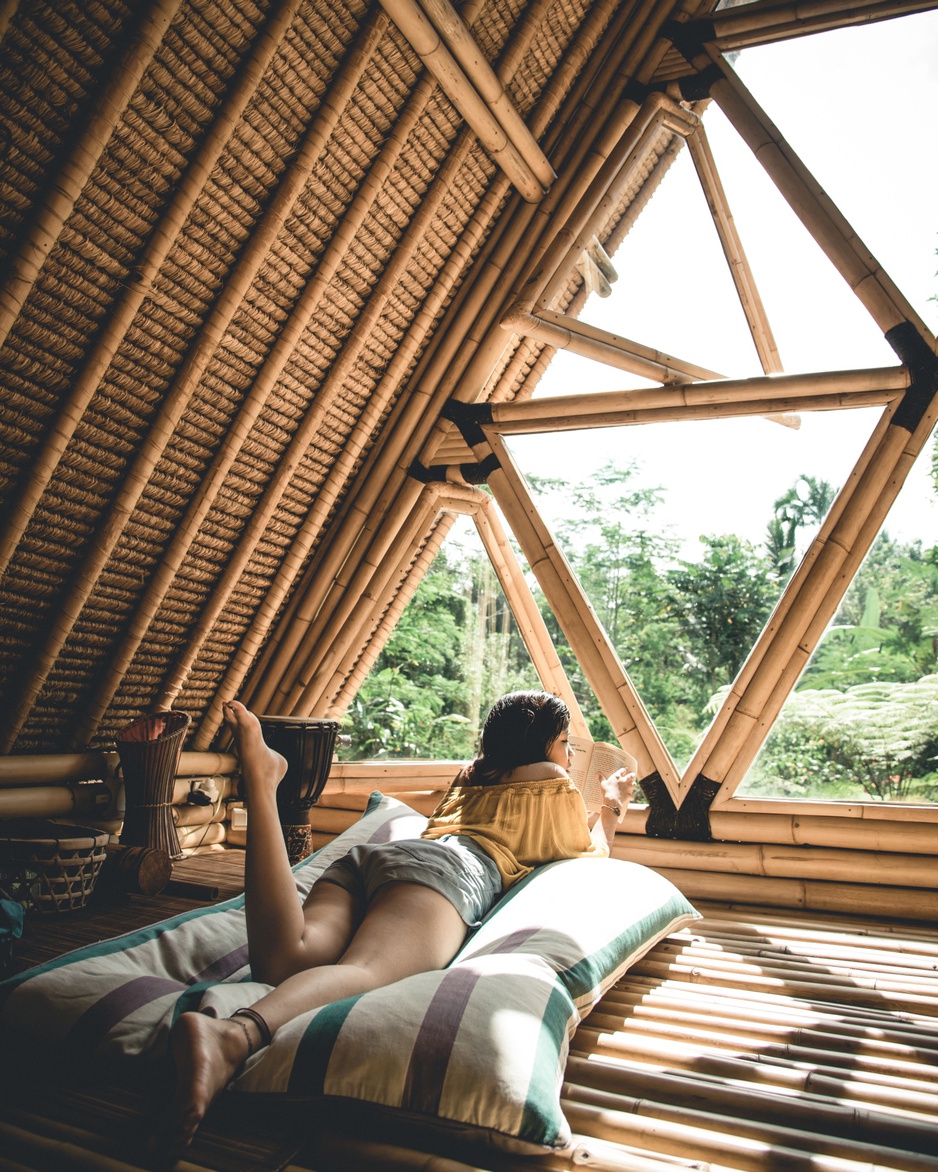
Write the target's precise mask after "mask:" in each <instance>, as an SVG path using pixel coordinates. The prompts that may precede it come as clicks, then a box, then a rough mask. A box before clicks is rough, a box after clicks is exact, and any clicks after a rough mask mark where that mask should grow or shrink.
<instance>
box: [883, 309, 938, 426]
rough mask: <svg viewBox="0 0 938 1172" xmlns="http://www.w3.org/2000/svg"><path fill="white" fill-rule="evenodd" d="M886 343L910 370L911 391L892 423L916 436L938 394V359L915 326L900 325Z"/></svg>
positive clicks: (903, 323) (894, 329) (888, 333)
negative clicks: (915, 433)
mask: <svg viewBox="0 0 938 1172" xmlns="http://www.w3.org/2000/svg"><path fill="white" fill-rule="evenodd" d="M885 337H886V341H887V342H888V343H889V345H890V346H891V347H892V348H893V350H894V351H895V352H896V356H897V357H898V359H899V361H900V362H901V363H902V364H903V365H904V366H906V367H908V370H909V380H910V381H909V387H908V390H907V391H906V392H905V394H904V395H903V396H902V402H901V403H900V404H899V406H898V407H897V408H896V413H895V415H893V417H892V422H893V423H894V424H895V425H896V427H904V428H905V429H906V430H907V431H909V432H913V431H915V429H916V428H917V427H918V425H919V424H920V423H921V422H922V419H923V418H924V416H925V412H926V411H927V410H928V408H929V407H930V406H931V404H932V400H933V399H934V397H935V395H936V394H938V355H935V354H934V353H933V351H932V349H931V347H930V346H929V345H928V343H927V342H926V341H925V339H924V338H923V337H922V335H921V334H920V333H919V332H918V330H917V329H916V328H915V326H913V325H912V323H911V322H908V321H904V322H900V323H899V325H897V326H893V327H892V329H891V330H887V331H886V334H885Z"/></svg>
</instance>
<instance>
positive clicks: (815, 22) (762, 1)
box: [689, 0, 936, 53]
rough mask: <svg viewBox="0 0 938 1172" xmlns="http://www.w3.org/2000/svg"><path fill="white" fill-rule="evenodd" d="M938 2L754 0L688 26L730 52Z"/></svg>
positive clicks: (871, 20)
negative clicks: (783, 1) (793, 0)
mask: <svg viewBox="0 0 938 1172" xmlns="http://www.w3.org/2000/svg"><path fill="white" fill-rule="evenodd" d="M935 7H936V3H935V0H853V2H850V0H844V2H841V3H831V2H830V0H806V2H805V0H799V2H798V3H797V4H794V3H779V2H778V0H755V2H754V3H749V4H741V5H739V6H737V7H734V8H732V9H723V10H722V11H719V12H715V13H713V15H712V16H710V17H708V18H707V20H706V22H701V23H700V24H699V25H698V24H697V23H696V22H691V24H690V26H689V31H691V32H692V33H693V35H695V36H696V37H698V39H701V40H707V41H713V43H714V44H715V45H716V47H717V48H718V49H719V50H720V52H722V53H730V52H734V51H737V50H739V49H746V48H751V47H754V46H756V45H767V44H773V43H774V42H776V41H783V40H788V39H789V38H791V37H800V36H807V35H810V34H812V33H820V32H828V31H830V30H832V29H839V28H850V27H853V26H856V25H865V24H871V23H874V22H876V21H881V20H892V19H894V18H895V17H898V16H908V15H911V14H912V13H916V12H931V11H933V10H934V8H935Z"/></svg>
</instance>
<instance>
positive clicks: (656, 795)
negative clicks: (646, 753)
mask: <svg viewBox="0 0 938 1172" xmlns="http://www.w3.org/2000/svg"><path fill="white" fill-rule="evenodd" d="M638 784H639V785H640V786H641V787H642V792H643V793H644V795H645V799H646V801H647V802H648V817H647V819H646V821H645V833H646V834H647V835H648V837H649V838H674V839H684V840H685V841H688V842H712V841H713V834H712V832H711V830H710V806H711V805H712V804H713V799H714V798H715V797H716V796H717V792H718V791H719V789H720V783H719V782H717V781H710V780H709V779H708V778H706V777H704V776H703V774H698V776H697V778H696V779H695V781H694V784H693V785H692V786H691V787H690V789H689V790H688V791H687V794H686V795H685V797H684V801H683V802H681V805H680V808H677V807H676V806H675V805H674V802H673V800H672V798H671V795H670V794H669V793H668V787H667V786H666V785H665V784H664V782H663V781H662V779H661V775H660V774H659V773H650V774H649V775H648V776H647V777H643V778H642V779H641V781H640V782H639V783H638Z"/></svg>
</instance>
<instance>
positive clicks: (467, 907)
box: [318, 834, 502, 928]
mask: <svg viewBox="0 0 938 1172" xmlns="http://www.w3.org/2000/svg"><path fill="white" fill-rule="evenodd" d="M318 882H320V883H335V884H337V885H338V886H339V887H344V888H345V889H346V891H351V892H352V894H353V895H356V896H358V897H359V898H361V899H364V900H366V901H370V900H371V898H372V896H373V895H374V893H375V892H376V891H377V890H378V888H379V887H381V886H382V885H383V884H385V883H392V882H402V883H422V884H423V886H424V887H431V888H433V890H434V891H438V892H439V893H440V894H441V895H445V896H446V898H447V899H448V900H449V901H450V903H451V904H452V905H453V907H455V909H456V910H457V911H458V912H459V914H460V916H461V917H462V919H463V920H464V921H465V923H466V924H468V925H469V927H470V928H477V927H478V926H479V924H480V923H481V921H482V918H483V917H484V916H485V914H486V913H487V912H488V911H489V910H490V909H491V907H492V906H493V904H494V903H495V901H496V900H497V899H498V898H499V896H500V895H501V893H502V877H501V874H500V872H499V870H498V867H496V866H495V863H494V861H493V860H492V858H491V856H490V855H488V854H486V852H485V851H484V850H483V849H482V847H480V846H478V845H477V844H476V843H475V842H474V841H473V840H472V839H471V838H465V837H462V836H460V835H456V834H447V835H445V836H444V837H443V838H438V839H427V838H408V839H402V840H401V841H399V842H368V843H363V844H361V845H359V846H353V847H352V848H351V850H349V851H348V853H347V854H344V855H343V856H342V857H341V858H339V859H336V860H335V862H334V863H330V864H329V866H328V867H327V868H326V869H325V871H323V873H322V874H321V875H320V876H319V880H318Z"/></svg>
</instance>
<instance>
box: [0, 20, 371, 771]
mask: <svg viewBox="0 0 938 1172" xmlns="http://www.w3.org/2000/svg"><path fill="white" fill-rule="evenodd" d="M386 27H387V18H386V17H384V16H383V15H380V14H379V15H377V16H375V17H374V18H373V20H371V21H370V22H369V23H367V24H366V25H365V26H363V30H362V32H361V34H360V37H359V40H358V41H357V42H356V45H355V48H354V49H353V51H352V52H351V53H350V54H349V57H348V59H347V60H346V62H345V64H344V65H343V68H342V70H341V71H340V74H339V77H338V79H337V81H336V84H335V86H334V87H333V90H332V94H331V97H330V100H329V101H326V102H324V103H323V106H321V107H320V111H321V114H320V117H319V118H318V119H317V120H316V121H315V122H314V124H313V125H312V126H311V128H310V131H309V132H308V134H307V136H306V139H305V141H304V143H303V146H302V148H301V149H300V150H299V151H298V153H297V155H296V157H295V159H294V161H293V164H292V166H291V167H289V168H288V169H287V170H286V171H285V172H284V175H283V176H282V177H281V182H280V186H279V188H278V190H277V193H276V196H275V197H274V199H273V201H272V202H271V204H270V205H269V207H268V209H267V211H266V212H265V213H264V216H263V218H262V220H261V223H260V225H259V227H258V229H257V231H255V232H254V234H253V235H252V236H251V238H250V241H249V243H248V245H247V248H246V250H245V253H244V255H243V256H242V258H241V260H240V261H239V263H238V265H237V267H236V269H235V270H234V271H233V272H232V274H231V276H230V278H229V281H228V283H227V284H226V286H225V288H224V290H223V292H222V294H221V296H220V297H219V300H218V302H217V303H216V305H215V308H214V310H213V311H212V314H211V316H210V318H209V320H208V321H207V322H206V324H205V326H204V327H203V329H202V332H201V335H200V336H199V338H198V340H197V341H196V342H195V343H194V344H193V346H192V348H191V349H190V351H189V353H188V357H187V358H186V361H185V362H184V364H183V366H182V368H181V370H180V372H179V374H178V375H177V376H176V379H175V380H174V382H173V386H172V388H171V389H170V391H169V392H168V393H167V395H166V396H165V398H164V400H163V403H162V406H161V407H160V410H159V413H158V415H157V417H156V419H155V420H154V421H153V423H152V424H151V426H150V430H149V433H148V434H147V436H146V438H145V439H144V440H143V441H142V443H141V444H140V446H139V447H138V449H137V451H136V454H135V457H134V460H133V462H132V464H131V466H130V469H129V471H128V472H127V474H126V475H125V477H124V481H123V485H122V487H121V489H120V491H119V492H118V494H117V496H116V498H115V500H114V501H113V502H112V503H111V506H110V512H109V514H108V515H107V516H106V517H105V518H104V520H103V521H102V524H101V525H100V527H99V529H98V532H97V534H96V536H95V540H94V541H93V542H92V543H91V544H90V546H89V549H88V552H87V554H86V556H85V558H84V560H83V562H82V564H81V567H80V568H79V571H78V572H77V573H76V575H75V577H74V579H73V581H72V584H71V586H70V588H69V589H68V591H67V593H66V596H65V597H64V598H63V599H62V600H61V601H60V604H59V606H58V607H57V615H56V618H55V619H54V621H53V622H52V623H51V624H50V627H49V630H48V632H47V634H46V638H45V639H44V640H43V643H42V646H41V647H40V648H39V649H36V650H35V652H34V654H33V655H32V656H31V662H32V664H33V666H32V669H31V670H30V671H29V672H27V673H26V675H25V679H24V680H23V681H22V683H21V686H20V689H19V691H18V702H17V704H16V705H14V706H13V707H12V709H11V711H10V713H9V714H8V716H7V719H6V721H5V723H4V726H3V734H2V737H0V752H9V750H10V748H11V747H12V744H13V743H14V741H15V739H16V737H17V735H18V733H19V731H20V729H21V728H22V725H23V723H24V721H25V719H26V716H27V714H28V712H29V710H30V708H31V707H32V704H33V702H34V701H35V699H36V697H37V696H38V694H39V692H40V690H41V688H42V685H43V684H44V682H45V680H46V678H47V677H48V675H49V673H50V672H51V670H52V668H53V666H54V664H55V660H56V658H57V657H58V653H59V652H60V651H61V649H62V647H63V645H64V643H65V640H66V639H67V638H68V635H69V634H70V632H71V630H72V628H73V626H74V624H75V623H76V622H77V620H78V616H79V614H80V613H81V609H82V607H83V606H84V603H85V602H86V601H87V599H88V597H89V596H90V594H91V591H92V590H93V588H94V586H95V584H96V582H97V580H98V578H99V576H100V574H101V572H102V571H103V569H104V567H105V565H106V564H107V560H108V558H109V557H110V555H111V553H112V551H113V549H114V547H115V546H116V544H117V542H118V540H119V539H120V536H121V534H122V533H123V531H124V528H125V526H126V525H127V523H128V521H129V520H130V517H131V515H132V513H133V510H134V508H135V506H136V504H137V502H138V501H139V499H140V496H141V495H142V493H143V491H144V489H145V487H146V485H147V482H148V481H149V478H150V476H151V474H152V471H153V469H154V467H155V466H156V464H157V462H158V460H159V458H160V456H161V455H162V452H163V450H164V448H165V446H166V444H167V443H168V442H169V440H170V438H171V436H172V435H173V433H174V432H175V430H176V427H177V425H178V423H179V420H180V418H181V417H182V414H183V411H184V410H185V407H186V405H187V404H188V402H189V400H190V399H191V397H192V395H193V394H194V392H195V390H196V387H197V385H198V382H199V379H200V378H201V376H202V374H203V373H204V371H205V368H206V366H207V365H208V363H209V361H210V360H211V357H212V354H213V353H214V351H215V348H216V346H217V345H218V343H219V342H220V341H221V339H222V337H223V336H224V332H225V330H226V329H227V328H228V326H229V324H230V322H231V319H232V317H233V316H234V314H235V312H236V311H237V309H238V307H239V306H240V304H241V303H242V301H243V299H244V296H245V295H246V294H247V292H248V290H249V288H250V285H251V282H252V281H253V279H254V277H255V276H256V275H257V272H258V271H259V269H260V267H261V265H262V264H263V263H264V260H265V258H266V257H267V255H268V253H269V251H270V248H271V246H272V245H273V243H274V241H275V239H276V236H277V233H278V232H279V230H280V227H281V225H282V223H283V220H284V219H285V218H286V216H287V215H288V214H289V212H290V210H291V208H292V207H293V204H294V202H295V201H296V199H297V198H298V197H299V196H300V194H301V192H302V190H303V187H304V185H305V183H306V180H307V179H308V177H309V174H310V172H311V171H312V169H313V167H314V166H315V164H316V162H317V160H318V158H319V157H320V155H321V153H322V151H323V149H324V148H325V145H326V143H327V142H328V139H329V137H330V135H331V133H332V131H333V130H334V128H335V126H336V124H337V122H338V120H339V118H340V116H341V113H342V110H343V108H344V106H345V104H346V103H347V102H348V101H349V100H350V98H351V96H352V94H353V92H354V90H355V88H356V86H357V85H358V83H359V81H360V79H361V76H362V74H363V72H364V69H365V67H366V65H367V63H368V61H369V59H370V57H371V55H372V53H373V52H374V49H375V47H376V45H377V43H378V41H379V40H380V38H381V36H382V35H383V33H384V31H385V29H386Z"/></svg>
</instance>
